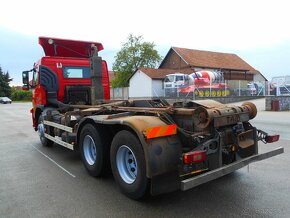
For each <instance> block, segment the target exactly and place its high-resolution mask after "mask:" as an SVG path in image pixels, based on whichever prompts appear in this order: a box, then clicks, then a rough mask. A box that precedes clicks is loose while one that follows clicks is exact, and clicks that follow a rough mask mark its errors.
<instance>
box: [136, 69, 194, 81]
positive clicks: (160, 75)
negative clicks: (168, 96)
mask: <svg viewBox="0 0 290 218" xmlns="http://www.w3.org/2000/svg"><path fill="white" fill-rule="evenodd" d="M138 70H140V71H142V72H143V73H145V74H146V75H147V76H149V77H150V78H152V79H164V78H165V76H166V75H167V74H172V73H184V74H191V73H193V70H191V69H183V70H176V69H153V68H139V69H138Z"/></svg>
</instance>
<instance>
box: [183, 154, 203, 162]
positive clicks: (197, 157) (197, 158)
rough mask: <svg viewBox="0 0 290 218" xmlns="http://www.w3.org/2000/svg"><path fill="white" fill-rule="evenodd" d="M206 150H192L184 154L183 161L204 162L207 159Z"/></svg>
mask: <svg viewBox="0 0 290 218" xmlns="http://www.w3.org/2000/svg"><path fill="white" fill-rule="evenodd" d="M206 156H207V155H206V151H191V152H188V153H184V154H183V163H184V164H191V163H199V162H203V161H205V159H206Z"/></svg>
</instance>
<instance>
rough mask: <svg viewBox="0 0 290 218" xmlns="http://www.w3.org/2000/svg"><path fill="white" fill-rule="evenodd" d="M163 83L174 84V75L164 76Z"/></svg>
mask: <svg viewBox="0 0 290 218" xmlns="http://www.w3.org/2000/svg"><path fill="white" fill-rule="evenodd" d="M164 82H174V75H169V76H166V78H165V80H164Z"/></svg>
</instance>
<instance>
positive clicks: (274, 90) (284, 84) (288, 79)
mask: <svg viewBox="0 0 290 218" xmlns="http://www.w3.org/2000/svg"><path fill="white" fill-rule="evenodd" d="M270 94H271V95H275V96H281V95H290V76H278V77H273V79H272V81H271V84H270Z"/></svg>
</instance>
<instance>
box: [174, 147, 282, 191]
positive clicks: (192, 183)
mask: <svg viewBox="0 0 290 218" xmlns="http://www.w3.org/2000/svg"><path fill="white" fill-rule="evenodd" d="M282 153H284V148H282V147H279V148H276V149H274V150H272V151H268V152H266V153H263V154H256V155H253V156H251V157H247V158H245V159H242V160H239V161H236V162H234V163H232V164H229V165H226V166H223V167H221V168H218V169H215V170H212V171H210V172H207V173H204V174H201V175H199V176H196V177H192V178H189V179H185V180H182V181H181V185H180V188H181V190H182V191H186V190H188V189H191V188H194V187H196V186H198V185H201V184H203V183H206V182H209V181H211V180H214V179H217V178H219V177H222V176H224V175H227V174H229V173H232V172H234V171H236V170H238V169H240V168H242V167H244V166H247V165H249V164H250V163H253V162H256V161H261V160H264V159H267V158H270V157H273V156H276V155H279V154H282Z"/></svg>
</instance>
